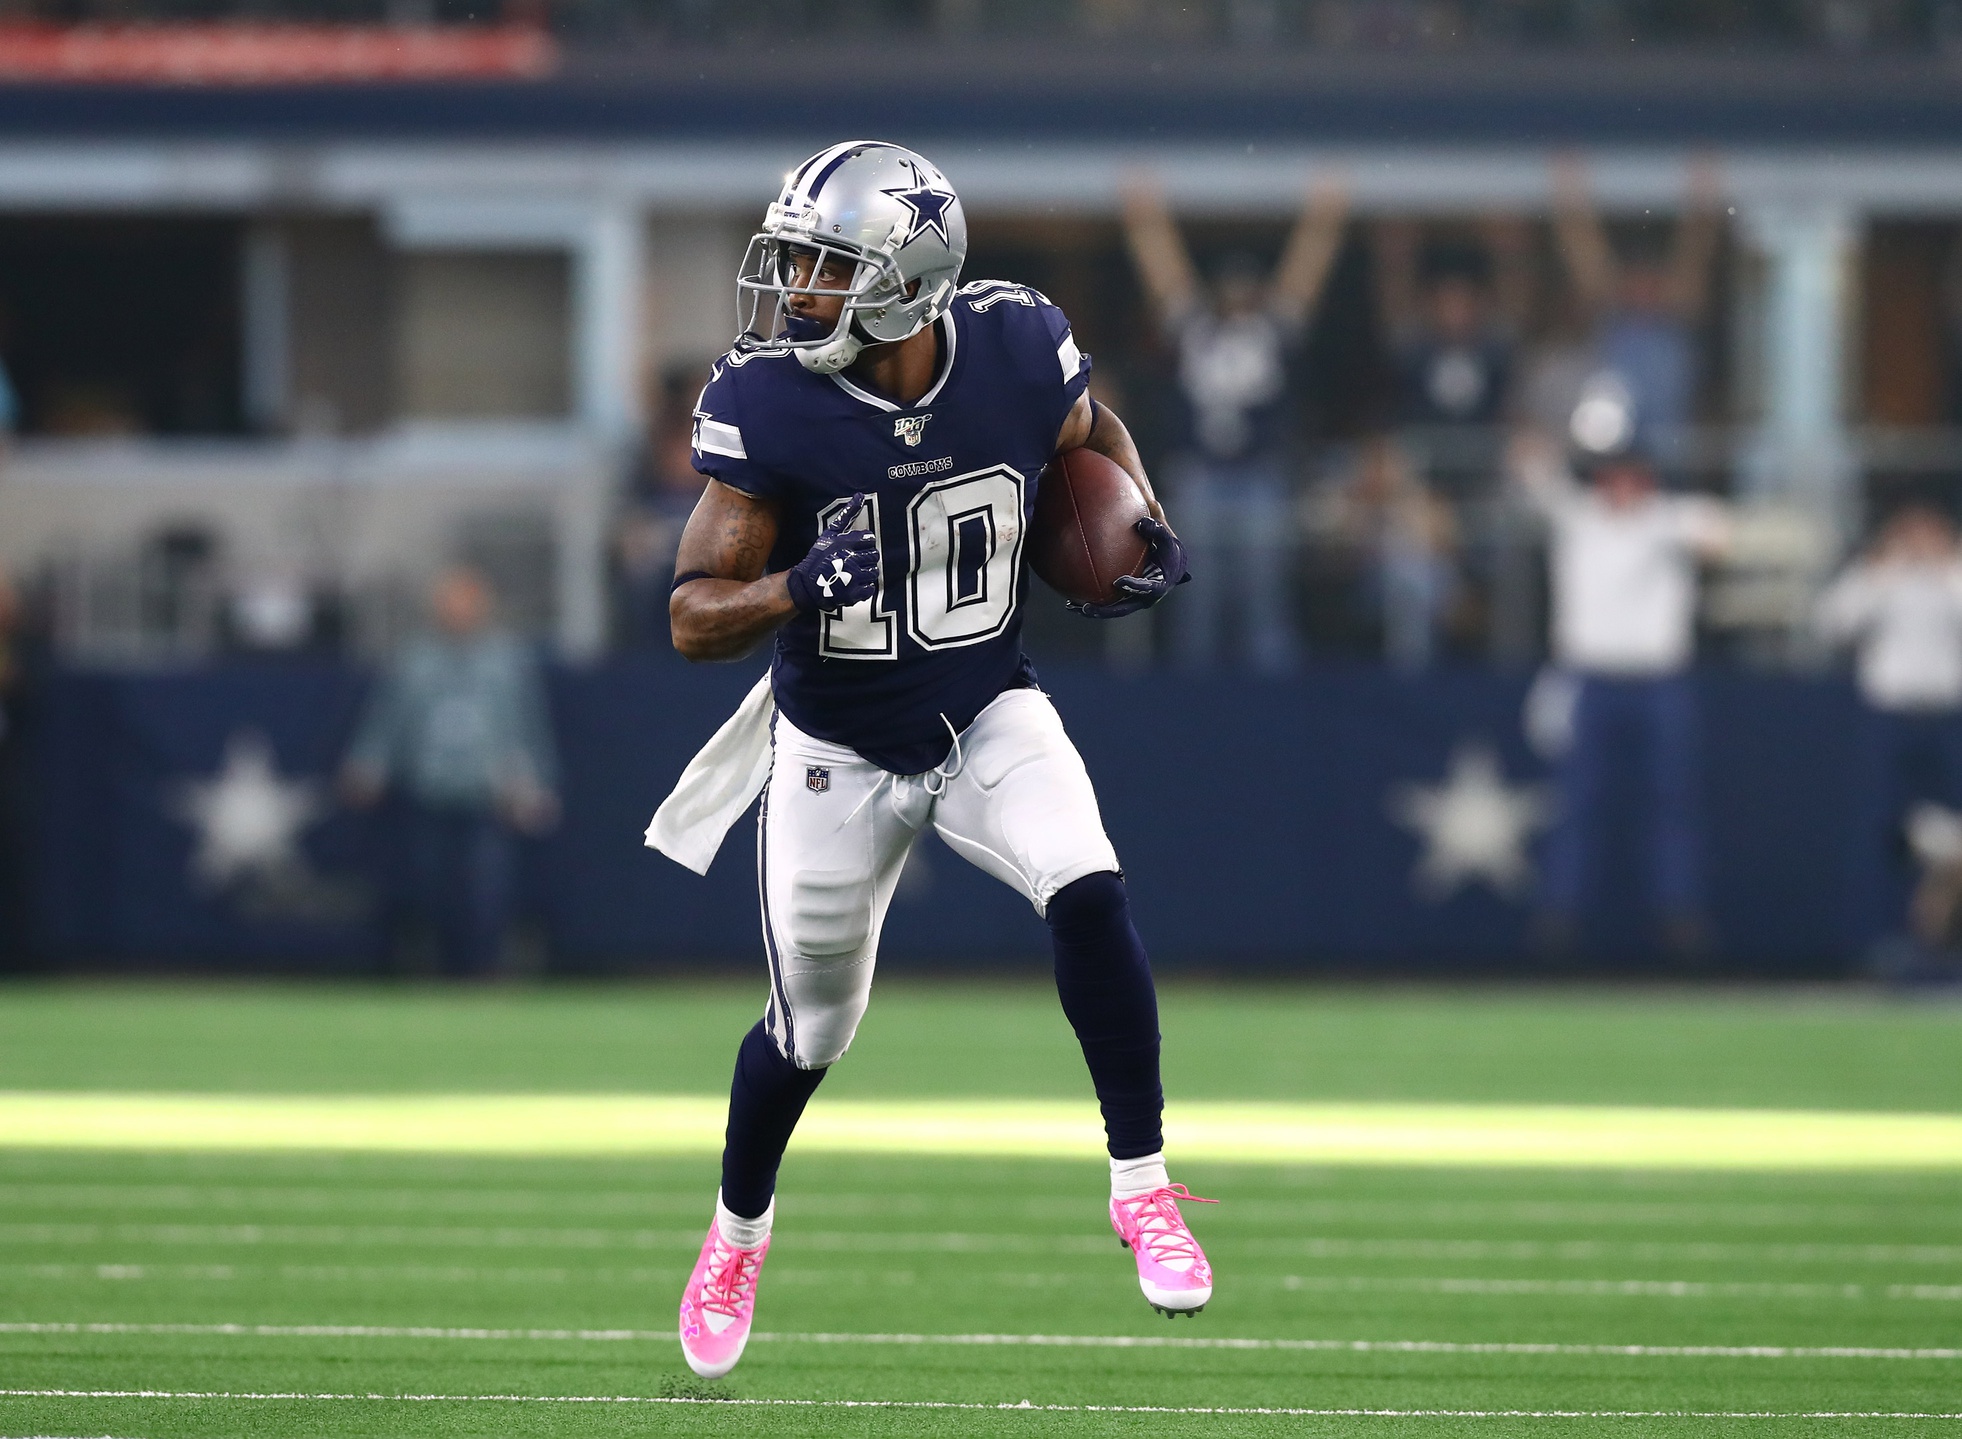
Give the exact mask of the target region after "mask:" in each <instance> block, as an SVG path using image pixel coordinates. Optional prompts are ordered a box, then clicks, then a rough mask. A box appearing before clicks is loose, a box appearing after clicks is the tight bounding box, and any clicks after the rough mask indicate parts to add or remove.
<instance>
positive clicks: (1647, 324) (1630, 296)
mask: <svg viewBox="0 0 1962 1439" xmlns="http://www.w3.org/2000/svg"><path fill="white" fill-rule="evenodd" d="M1718 195H1719V184H1718V177H1717V172H1716V169H1715V167H1714V166H1713V165H1712V164H1710V163H1709V162H1708V161H1701V162H1699V163H1697V164H1696V165H1695V166H1694V167H1693V168H1692V169H1691V171H1690V178H1689V195H1688V200H1687V204H1686V205H1685V208H1684V210H1683V214H1682V218H1681V219H1680V220H1679V221H1678V222H1677V224H1676V227H1675V232H1674V234H1673V235H1672V236H1671V238H1670V240H1669V241H1668V243H1667V244H1666V245H1665V246H1664V247H1663V248H1661V249H1660V250H1657V249H1653V248H1649V249H1643V248H1640V247H1630V248H1629V249H1628V250H1627V251H1626V252H1625V253H1617V251H1616V248H1615V246H1614V244H1613V242H1612V240H1611V238H1610V237H1609V234H1608V228H1607V225H1606V224H1605V223H1604V221H1603V220H1602V218H1601V214H1600V212H1599V210H1597V209H1596V208H1595V206H1594V203H1593V200H1592V198H1591V196H1590V195H1589V193H1588V187H1587V175H1586V171H1585V170H1584V169H1583V167H1582V165H1581V163H1580V161H1579V160H1578V159H1575V158H1574V157H1572V156H1567V157H1564V158H1562V159H1561V160H1559V161H1557V162H1556V163H1555V165H1554V170H1553V200H1554V209H1553V232H1554V238H1555V241H1556V242H1557V244H1558V247H1559V251H1560V258H1561V261H1562V263H1563V265H1564V266H1565V269H1566V272H1567V281H1568V284H1569V286H1570V287H1571V288H1572V291H1573V298H1574V300H1575V302H1576V304H1577V307H1578V309H1579V310H1580V312H1581V314H1582V316H1583V317H1584V318H1585V320H1586V321H1587V322H1588V324H1589V328H1590V330H1591V332H1592V337H1593V351H1594V356H1593V358H1594V361H1595V366H1596V372H1595V373H1594V374H1593V375H1591V376H1590V377H1589V379H1588V380H1587V382H1586V385H1585V386H1584V392H1583V394H1582V396H1581V400H1580V403H1579V404H1578V405H1577V406H1576V409H1575V411H1574V415H1573V417H1572V421H1571V423H1572V424H1573V426H1574V429H1573V433H1572V436H1571V438H1573V439H1574V440H1575V441H1576V442H1577V443H1579V444H1581V445H1583V446H1584V447H1586V448H1588V449H1592V450H1595V451H1600V452H1605V451H1607V450H1611V449H1614V448H1616V447H1617V446H1619V445H1623V444H1626V443H1628V442H1629V441H1630V440H1638V441H1639V442H1640V443H1641V444H1642V445H1643V446H1644V447H1646V448H1647V449H1648V450H1649V451H1650V452H1651V453H1667V454H1673V453H1674V447H1675V446H1676V445H1677V444H1678V443H1679V437H1680V435H1681V432H1682V431H1683V429H1684V428H1685V427H1687V426H1688V425H1689V424H1690V423H1691V422H1692V421H1694V419H1695V418H1696V412H1695V407H1696V386H1697V379H1698V375H1697V368H1698V366H1697V354H1696V330H1697V327H1698V326H1700V325H1701V324H1702V323H1703V319H1704V315H1705V312H1706V311H1707V309H1708V307H1709V298H1710V276H1711V269H1712V266H1713V262H1714V260H1715V258H1716V251H1717V244H1718V241H1719V240H1720V239H1721V237H1722V221H1721V218H1720V211H1719V209H1718V205H1717V200H1718ZM1590 400H1591V401H1592V402H1593V404H1592V407H1591V408H1590V407H1589V402H1590ZM1616 405H1619V406H1620V408H1621V411H1622V413H1623V415H1624V419H1623V422H1622V430H1623V432H1622V433H1619V434H1617V433H1611V431H1612V430H1613V428H1614V425H1613V421H1612V414H1613V411H1614V409H1615V407H1616ZM1590 424H1591V426H1592V428H1591V429H1590Z"/></svg>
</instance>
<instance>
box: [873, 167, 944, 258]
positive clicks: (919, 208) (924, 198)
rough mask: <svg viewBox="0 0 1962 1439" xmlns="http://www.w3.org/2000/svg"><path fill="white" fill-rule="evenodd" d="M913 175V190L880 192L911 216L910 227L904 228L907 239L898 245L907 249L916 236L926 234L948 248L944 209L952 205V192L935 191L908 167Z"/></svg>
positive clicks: (912, 168)
mask: <svg viewBox="0 0 1962 1439" xmlns="http://www.w3.org/2000/svg"><path fill="white" fill-rule="evenodd" d="M907 168H908V169H909V170H911V171H912V172H913V188H912V189H910V190H881V191H880V192H879V193H880V194H882V195H890V196H892V197H893V199H895V200H897V201H899V203H900V204H902V205H904V206H905V207H906V208H907V209H908V210H910V211H912V212H913V217H912V224H911V225H910V226H909V227H908V228H907V231H906V238H905V239H903V240H901V241H900V242H899V243H900V244H901V245H902V246H904V245H910V244H912V243H913V241H914V240H915V239H917V238H918V237H919V236H921V235H924V234H927V233H929V232H931V233H933V234H935V235H938V236H939V237H940V243H941V244H943V245H948V246H951V245H952V244H953V243H954V241H953V237H952V236H951V235H949V234H948V232H947V207H948V206H949V205H951V204H953V203H954V198H955V197H954V192H953V191H951V190H936V189H934V188H933V185H932V183H931V182H930V181H929V180H928V179H927V178H926V176H925V175H923V174H921V173H920V167H919V166H918V165H914V164H911V163H910V162H909V163H908V165H907Z"/></svg>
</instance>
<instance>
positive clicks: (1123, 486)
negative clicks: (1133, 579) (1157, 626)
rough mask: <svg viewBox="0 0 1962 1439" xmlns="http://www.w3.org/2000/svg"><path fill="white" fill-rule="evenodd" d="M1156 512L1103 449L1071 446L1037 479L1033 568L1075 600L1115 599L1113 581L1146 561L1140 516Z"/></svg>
mask: <svg viewBox="0 0 1962 1439" xmlns="http://www.w3.org/2000/svg"><path fill="white" fill-rule="evenodd" d="M1149 513H1150V511H1149V510H1147V509H1146V508H1145V497H1144V491H1142V490H1140V489H1139V488H1138V482H1137V481H1136V480H1134V479H1132V478H1131V477H1130V475H1128V474H1126V473H1125V471H1124V469H1123V467H1122V466H1120V465H1119V464H1118V463H1117V462H1116V461H1115V460H1113V459H1110V458H1109V457H1108V456H1105V455H1100V454H1098V453H1097V452H1096V451H1095V450H1081V449H1079V450H1066V451H1064V452H1063V453H1062V454H1060V455H1058V456H1057V457H1056V458H1055V459H1053V460H1051V461H1050V462H1049V465H1048V467H1047V468H1046V469H1044V470H1043V472H1042V478H1041V479H1040V480H1039V481H1037V484H1036V502H1035V526H1034V528H1033V529H1032V531H1031V532H1030V534H1029V566H1030V568H1032V569H1033V570H1034V571H1035V572H1036V574H1037V575H1039V576H1040V577H1041V578H1042V581H1043V583H1045V584H1047V585H1048V586H1049V587H1050V588H1051V589H1052V590H1054V591H1056V593H1057V594H1059V595H1061V596H1062V597H1063V598H1064V599H1066V600H1068V601H1070V602H1071V603H1072V604H1079V605H1107V604H1109V603H1110V602H1111V601H1112V600H1114V599H1116V598H1117V591H1116V590H1115V589H1113V588H1112V587H1111V586H1112V581H1114V580H1116V579H1117V577H1118V576H1119V575H1132V574H1136V573H1137V572H1138V569H1139V568H1140V567H1141V566H1142V565H1143V564H1144V562H1145V555H1146V553H1147V549H1146V545H1145V541H1144V536H1143V535H1140V534H1139V533H1138V531H1137V524H1138V521H1139V520H1141V519H1143V518H1144V517H1145V516H1146V515H1147V514H1149Z"/></svg>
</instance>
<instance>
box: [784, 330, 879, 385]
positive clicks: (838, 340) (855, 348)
mask: <svg viewBox="0 0 1962 1439" xmlns="http://www.w3.org/2000/svg"><path fill="white" fill-rule="evenodd" d="M864 348H865V342H864V341H862V340H860V339H859V338H858V337H857V336H856V335H854V334H852V333H851V331H850V330H849V329H847V330H846V331H845V333H844V334H842V335H838V336H836V337H834V338H832V339H830V340H827V341H826V342H825V343H824V344H822V345H817V346H813V347H812V348H811V349H808V350H801V349H800V350H797V351H795V352H794V353H795V354H796V356H797V363H798V364H800V365H802V366H803V367H804V368H805V369H807V370H809V371H811V373H813V374H817V375H835V374H837V373H838V372H839V371H840V370H842V369H844V368H845V367H846V366H847V365H849V364H851V362H852V361H853V360H856V359H857V358H858V352H859V351H860V350H862V349H864Z"/></svg>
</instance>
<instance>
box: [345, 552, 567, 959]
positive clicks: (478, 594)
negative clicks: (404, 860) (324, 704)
mask: <svg viewBox="0 0 1962 1439" xmlns="http://www.w3.org/2000/svg"><path fill="white" fill-rule="evenodd" d="M491 604H492V601H491V593H490V589H489V587H488V586H487V585H486V584H485V582H484V579H483V577H482V576H481V575H479V574H477V573H476V572H475V571H474V570H469V569H453V570H450V571H448V572H446V573H445V574H444V575H443V576H442V577H441V578H440V579H438V580H437V582H436V585H435V588H434V590H433V591H432V594H431V603H430V609H431V612H432V615H433V617H434V619H435V631H434V633H431V634H426V635H423V636H421V637H419V638H417V639H414V640H412V641H410V642H409V644H408V645H406V646H405V647H404V648H403V650H402V651H401V653H400V654H398V655H397V656H396V657H395V659H394V660H393V661H392V662H391V663H390V665H389V666H388V669H387V672H386V673H385V674H384V675H383V676H382V678H381V680H380V682H379V683H378V684H377V686H376V688H375V691H374V693H373V695H372V696H371V697H370V699H369V702H368V707H367V711H366V713H365V714H364V716H363V717H362V722H361V726H360V729H359V731H358V732H357V733H356V735H355V740H354V744H353V746H352V748H351V749H350V750H349V752H348V757H347V761H346V763H345V764H344V765H343V766H342V769H341V793H342V796H343V797H344V798H345V800H346V801H347V802H348V803H349V804H350V805H353V806H355V807H356V808H367V807H369V806H372V805H374V804H376V803H377V802H379V801H380V799H381V798H382V796H383V794H384V792H385V791H386V790H387V789H388V788H389V787H390V786H391V785H393V786H395V787H396V788H397V789H398V790H399V791H400V798H401V800H402V801H403V814H404V817H405V827H404V836H403V837H404V839H405V840H406V841H407V855H408V875H407V879H408V880H409V883H410V887H411V889H412V895H411V898H412V905H413V908H414V909H415V911H416V912H417V915H418V917H419V918H421V919H423V920H424V921H426V922H429V923H432V924H433V925H434V927H435V930H436V934H437V940H438V946H439V949H440V954H441V964H442V971H443V973H444V974H446V975H450V976H453V977H458V978H473V977H476V978H481V977H486V976H489V975H491V974H493V973H494V972H495V971H496V967H497V963H498V957H499V953H500V951H501V948H502V945H503V941H504V933H505V929H506V927H507V925H508V923H509V920H510V911H511V898H512V890H513V883H514V873H513V871H514V867H515V860H516V854H515V849H516V845H515V835H516V833H520V832H522V833H532V834H536V833H541V832H543V831H545V830H547V829H550V828H551V827H552V826H553V824H555V823H556V822H557V819H558V808H559V804H558V796H557V794H556V792H555V787H556V785H557V757H556V754H555V750H554V746H553V743H552V736H551V725H550V718H549V715H548V712H547V709H546V702H545V691H544V685H543V683H542V680H541V677H540V675H539V671H538V665H537V662H536V660H535V659H534V658H533V657H532V655H531V653H530V651H529V650H527V649H526V648H525V647H524V645H522V644H521V643H520V642H519V641H518V640H516V639H515V638H513V637H511V636H510V635H507V634H504V633H502V632H500V631H498V630H496V629H494V628H492V626H491Z"/></svg>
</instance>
